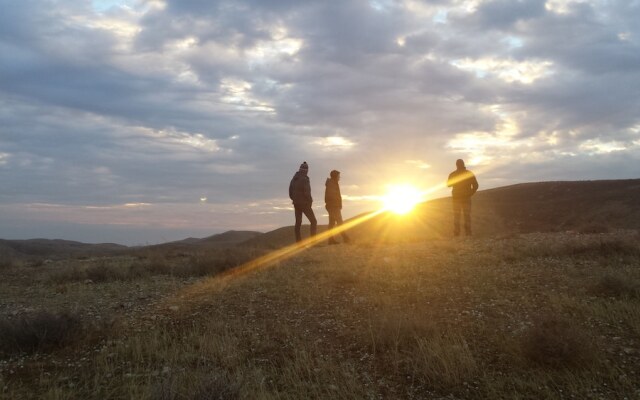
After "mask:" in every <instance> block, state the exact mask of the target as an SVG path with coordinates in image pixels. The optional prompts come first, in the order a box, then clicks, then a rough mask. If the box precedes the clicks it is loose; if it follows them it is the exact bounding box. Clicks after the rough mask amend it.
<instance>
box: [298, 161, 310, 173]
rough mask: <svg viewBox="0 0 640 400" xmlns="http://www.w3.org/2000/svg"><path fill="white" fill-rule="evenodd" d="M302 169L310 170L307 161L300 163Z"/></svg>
mask: <svg viewBox="0 0 640 400" xmlns="http://www.w3.org/2000/svg"><path fill="white" fill-rule="evenodd" d="M300 171H309V166H308V165H307V162H306V161H304V162H303V163H302V164H300Z"/></svg>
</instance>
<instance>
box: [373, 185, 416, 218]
mask: <svg viewBox="0 0 640 400" xmlns="http://www.w3.org/2000/svg"><path fill="white" fill-rule="evenodd" d="M422 197H423V196H422V193H421V192H420V190H418V189H417V188H416V187H414V186H411V185H390V186H389V190H388V191H387V194H386V195H384V196H383V197H382V204H383V207H384V209H385V210H388V211H391V212H394V213H396V214H400V215H402V214H407V213H408V212H410V211H411V210H413V208H414V207H415V206H416V204H418V203H421V202H422V201H423V198H422Z"/></svg>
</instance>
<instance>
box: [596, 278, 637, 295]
mask: <svg viewBox="0 0 640 400" xmlns="http://www.w3.org/2000/svg"><path fill="white" fill-rule="evenodd" d="M589 293H591V294H593V295H595V296H599V297H616V298H621V297H631V298H635V297H640V287H638V285H635V284H633V283H631V282H629V281H628V280H625V279H623V278H621V277H618V276H612V275H605V276H603V277H602V278H601V279H600V280H599V281H598V282H597V283H596V284H595V285H593V286H592V287H591V288H590V290H589Z"/></svg>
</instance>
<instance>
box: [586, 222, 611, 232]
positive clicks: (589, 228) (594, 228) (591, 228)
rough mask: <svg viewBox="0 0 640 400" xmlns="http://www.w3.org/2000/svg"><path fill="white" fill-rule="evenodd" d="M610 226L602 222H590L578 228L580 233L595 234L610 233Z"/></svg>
mask: <svg viewBox="0 0 640 400" xmlns="http://www.w3.org/2000/svg"><path fill="white" fill-rule="evenodd" d="M609 231H610V230H609V227H608V226H606V225H602V224H595V223H594V224H589V225H584V226H582V227H580V228H579V229H578V232H579V233H585V234H595V233H609Z"/></svg>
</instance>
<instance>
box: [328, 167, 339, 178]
mask: <svg viewBox="0 0 640 400" xmlns="http://www.w3.org/2000/svg"><path fill="white" fill-rule="evenodd" d="M338 175H340V171H336V170H335V169H334V170H333V171H331V173H330V174H329V176H330V177H331V178H332V179H336V177H337V176H338Z"/></svg>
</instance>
